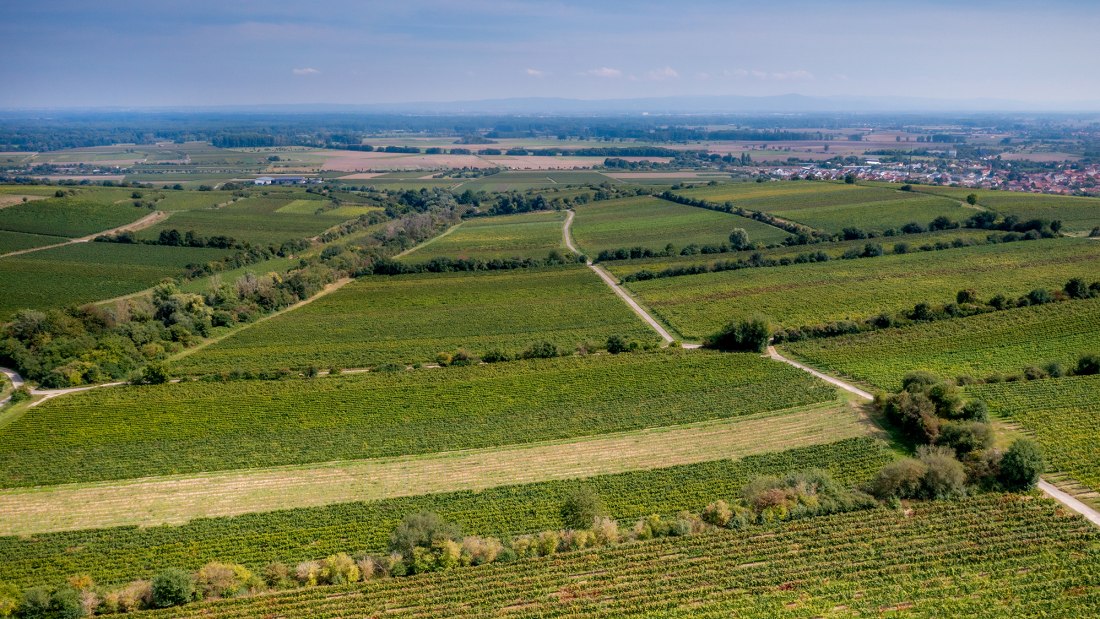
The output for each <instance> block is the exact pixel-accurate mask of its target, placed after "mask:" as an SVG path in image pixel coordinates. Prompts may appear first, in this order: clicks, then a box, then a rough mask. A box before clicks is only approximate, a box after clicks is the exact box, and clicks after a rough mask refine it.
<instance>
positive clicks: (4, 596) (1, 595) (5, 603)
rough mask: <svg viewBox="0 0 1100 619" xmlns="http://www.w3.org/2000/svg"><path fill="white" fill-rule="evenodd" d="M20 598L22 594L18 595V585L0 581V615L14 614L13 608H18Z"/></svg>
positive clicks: (8, 615) (9, 615)
mask: <svg viewBox="0 0 1100 619" xmlns="http://www.w3.org/2000/svg"><path fill="white" fill-rule="evenodd" d="M21 599H22V595H20V591H19V587H16V586H15V585H11V584H8V583H6V582H0V617H11V616H12V615H14V614H15V610H16V609H17V608H19V601H20V600H21Z"/></svg>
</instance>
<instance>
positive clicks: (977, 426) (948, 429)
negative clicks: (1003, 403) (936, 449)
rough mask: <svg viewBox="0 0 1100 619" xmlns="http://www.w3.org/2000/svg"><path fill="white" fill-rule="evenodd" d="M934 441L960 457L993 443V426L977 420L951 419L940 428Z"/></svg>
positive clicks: (986, 447)
mask: <svg viewBox="0 0 1100 619" xmlns="http://www.w3.org/2000/svg"><path fill="white" fill-rule="evenodd" d="M936 442H937V444H940V445H945V446H947V447H950V448H952V449H954V450H955V454H956V455H958V456H959V457H960V458H961V457H963V456H965V455H966V454H968V453H970V452H972V451H982V450H984V449H988V448H989V447H990V446H991V445H992V444H993V427H992V426H990V425H989V424H988V423H982V422H978V421H951V422H948V423H945V424H943V426H942V427H941V428H940V436H939V438H938V439H937V441H936Z"/></svg>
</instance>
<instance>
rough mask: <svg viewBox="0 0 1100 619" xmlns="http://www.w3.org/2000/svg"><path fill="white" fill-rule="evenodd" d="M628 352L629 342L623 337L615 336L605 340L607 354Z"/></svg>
mask: <svg viewBox="0 0 1100 619" xmlns="http://www.w3.org/2000/svg"><path fill="white" fill-rule="evenodd" d="M629 351H630V342H628V341H627V340H626V338H625V337H623V336H621V335H618V334H615V335H612V336H611V337H608V338H607V352H609V353H611V354H613V355H617V354H619V353H621V352H629Z"/></svg>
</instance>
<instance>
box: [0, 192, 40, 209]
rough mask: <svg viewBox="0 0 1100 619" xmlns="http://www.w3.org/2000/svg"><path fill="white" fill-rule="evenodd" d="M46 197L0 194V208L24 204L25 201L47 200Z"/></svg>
mask: <svg viewBox="0 0 1100 619" xmlns="http://www.w3.org/2000/svg"><path fill="white" fill-rule="evenodd" d="M45 199H46V196H21V195H9V194H0V208H4V207H5V206H12V205H15V204H22V203H23V201H24V200H26V201H27V202H30V201H32V200H45Z"/></svg>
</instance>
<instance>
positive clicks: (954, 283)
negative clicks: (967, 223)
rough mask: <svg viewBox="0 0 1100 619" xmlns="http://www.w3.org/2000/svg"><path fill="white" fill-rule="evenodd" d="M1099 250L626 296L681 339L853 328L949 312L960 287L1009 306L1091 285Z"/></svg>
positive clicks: (732, 276) (759, 277) (975, 257)
mask: <svg viewBox="0 0 1100 619" xmlns="http://www.w3.org/2000/svg"><path fill="white" fill-rule="evenodd" d="M1097 272H1100V243H1097V242H1095V241H1089V240H1086V239H1047V240H1038V241H1028V242H1024V243H1008V244H997V245H984V246H979V247H964V248H959V249H947V250H943V251H933V252H920V253H914V254H903V255H890V256H883V257H880V258H873V259H867V260H840V261H830V262H823V263H820V262H819V263H813V264H797V265H792V266H789V267H784V268H781V269H745V270H740V271H727V272H723V273H709V274H704V275H693V276H688V277H671V278H666V279H657V280H650V281H642V282H632V283H630V284H629V286H628V287H629V288H630V289H631V290H632V291H633V292H634V293H635V294H636V295H637V296H638V297H639V298H640V299H641V300H642V301H643V302H644V303H646V304H647V305H648V306H649V307H650V308H652V309H653V310H654V311H655V312H656V313H657V314H658V315H660V316H661V318H663V319H664V320H665V321H666V322H668V323H669V324H671V325H672V326H673V327H674V328H676V329H677V330H678V331H679V332H680V333H681V334H683V335H684V337H688V338H697V337H701V336H704V335H707V334H710V333H712V332H714V331H715V330H717V329H718V328H719V327H721V326H722V325H723V324H724V323H726V322H727V321H729V320H731V319H734V318H737V317H744V316H748V315H751V314H755V313H760V314H764V315H765V316H768V317H769V318H771V319H772V320H774V321H776V322H777V323H779V324H780V325H782V326H785V327H799V326H803V325H809V324H820V323H824V322H830V321H834V320H859V319H864V318H868V317H871V316H874V315H876V314H878V313H880V312H896V311H899V310H902V309H907V308H911V307H912V306H913V305H914V304H916V303H921V302H931V303H941V304H942V303H950V302H953V301H954V300H955V295H956V293H957V292H958V291H959V290H962V289H966V288H970V289H975V290H977V291H978V292H979V294H980V295H981V296H982V297H985V298H988V297H992V296H993V295H995V294H1005V295H1008V296H1010V297H1013V298H1015V297H1016V296H1019V295H1023V294H1026V293H1027V292H1029V291H1031V290H1033V289H1035V288H1040V287H1042V288H1057V289H1060V288H1061V287H1062V285H1063V284H1064V283H1065V282H1066V280H1067V279H1069V278H1071V277H1084V278H1095V275H1096V273H1097Z"/></svg>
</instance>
